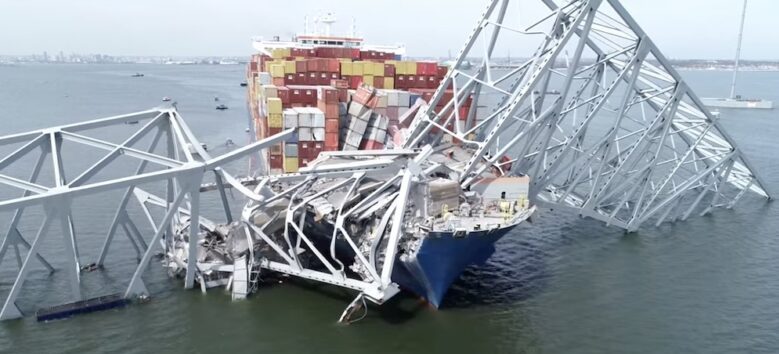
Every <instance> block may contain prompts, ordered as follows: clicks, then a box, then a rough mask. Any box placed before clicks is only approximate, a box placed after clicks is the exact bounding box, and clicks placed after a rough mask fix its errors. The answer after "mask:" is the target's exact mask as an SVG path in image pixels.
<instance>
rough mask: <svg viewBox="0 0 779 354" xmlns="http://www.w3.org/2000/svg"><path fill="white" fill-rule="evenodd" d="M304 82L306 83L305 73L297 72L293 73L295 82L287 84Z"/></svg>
mask: <svg viewBox="0 0 779 354" xmlns="http://www.w3.org/2000/svg"><path fill="white" fill-rule="evenodd" d="M305 83H306V74H305V73H297V74H295V82H294V83H289V84H288V85H304V84H305Z"/></svg>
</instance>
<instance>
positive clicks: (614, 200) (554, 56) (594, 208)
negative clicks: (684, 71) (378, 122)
mask: <svg viewBox="0 0 779 354" xmlns="http://www.w3.org/2000/svg"><path fill="white" fill-rule="evenodd" d="M542 1H543V4H544V5H545V8H547V9H548V11H547V13H546V15H545V16H543V17H541V18H539V19H538V20H536V21H527V22H525V25H521V26H519V25H515V24H514V23H516V20H517V19H518V18H519V14H518V13H512V12H511V10H513V9H515V8H516V6H514V7H510V6H509V5H510V4H513V5H517V1H510V0H493V1H491V2H490V3H489V6H488V7H487V9H486V10H485V12H484V13H483V15H482V18H481V19H480V21H479V22H478V24H477V26H476V27H475V28H474V30H473V33H471V35H470V36H469V38H468V40H467V42H466V43H465V46H464V47H463V48H462V50H461V51H460V53H459V55H458V58H457V61H456V64H455V65H454V67H453V68H452V70H450V72H449V74H448V75H447V76H446V78H445V80H444V82H443V83H442V85H441V86H440V87H439V88H438V90H437V92H436V94H435V96H434V98H433V100H432V102H430V106H429V107H436V106H439V105H440V106H444V108H443V109H441V110H439V111H438V112H437V113H436V112H435V111H434V110H433V109H432V108H429V107H428V108H426V109H425V110H421V111H420V113H419V114H418V115H417V117H416V119H415V120H414V122H413V123H412V126H411V127H410V132H409V138H408V140H407V142H406V144H405V147H406V148H410V147H414V146H419V145H420V144H423V143H428V142H435V141H440V140H441V139H453V138H454V139H457V140H460V141H462V142H463V144H464V145H465V146H469V147H473V148H474V149H476V153H475V154H474V155H473V157H472V159H471V160H470V161H469V162H468V163H467V164H466V165H465V166H464V168H463V171H462V172H463V174H462V184H463V186H464V187H465V186H468V185H469V184H471V183H472V182H473V179H474V178H475V177H476V176H478V174H479V173H480V172H481V170H483V169H484V168H486V166H487V165H484V164H479V162H480V161H484V160H487V161H489V162H491V163H492V164H495V165H498V166H503V167H505V168H509V166H511V167H510V168H511V171H512V172H513V173H518V174H526V175H529V176H530V177H531V180H532V188H531V199H532V200H534V201H535V202H536V203H537V204H538V205H542V206H549V207H553V208H557V209H561V208H562V209H568V210H571V211H573V212H576V213H578V214H580V215H583V216H588V217H592V218H594V219H597V220H601V221H604V222H606V223H608V224H611V225H616V226H618V227H621V228H624V229H627V230H629V231H635V230H637V229H638V228H639V227H640V226H641V225H642V224H644V223H645V222H647V221H649V220H653V221H655V223H656V224H657V225H659V224H661V223H662V222H663V221H667V220H676V219H678V218H681V219H686V218H687V217H689V216H690V215H691V214H693V213H698V214H701V215H703V214H707V213H709V212H710V211H711V210H712V209H713V208H716V207H726V208H731V207H733V206H734V204H736V203H737V202H738V201H739V200H740V199H741V198H742V197H743V196H744V194H745V193H746V192H747V191H751V192H754V193H756V194H758V195H760V196H762V197H765V198H769V199H770V198H771V196H770V195H769V193H768V192H767V190H766V188H765V183H764V182H763V180H762V179H761V178H760V177H759V176H758V175H757V174H756V173H755V170H754V168H753V167H752V166H751V165H750V163H749V161H748V160H747V158H746V157H745V156H744V153H743V151H742V150H740V149H739V148H738V147H737V146H736V144H735V142H734V141H733V140H732V139H731V138H730V137H729V136H728V134H727V133H726V132H725V131H724V130H723V128H722V126H721V124H720V122H719V121H718V117H715V116H713V115H712V114H711V113H710V112H709V111H708V110H707V109H705V108H704V106H703V104H702V103H701V101H700V99H699V98H698V96H697V95H695V93H694V92H692V91H691V90H690V88H689V86H688V85H687V84H686V83H685V82H684V80H682V77H681V76H680V75H679V73H678V72H677V71H676V70H675V69H674V68H673V67H671V65H670V63H669V62H668V60H667V59H666V58H665V57H664V56H663V54H662V53H661V52H660V50H659V49H658V47H657V46H656V45H655V43H654V42H652V40H651V39H650V38H649V37H648V36H647V34H646V33H645V32H644V31H643V30H642V29H641V28H640V27H639V26H638V24H637V23H636V22H635V21H634V19H633V18H632V17H631V16H630V15H629V14H628V12H627V11H626V10H625V8H624V7H622V5H621V4H620V3H619V1H617V0H575V1H555V0H542ZM528 38H537V39H538V40H540V42H541V43H540V45H539V46H538V47H537V49H536V50H535V53H534V54H533V55H532V56H531V57H530V58H528V59H527V60H526V61H524V62H522V63H521V64H519V65H511V69H510V70H505V69H504V70H500V69H496V67H501V68H505V67H506V65H505V63H500V62H498V61H497V60H496V58H495V52H496V48H503V50H505V49H506V48H512V45H514V46H516V45H518V44H517V43H523V42H522V41H527V39H528ZM477 57H478V58H481V59H479V60H480V61H481V63H480V65H478V67H476V68H475V70H470V69H469V68H467V66H466V64H465V62H466V59H467V58H477ZM471 61H473V59H471ZM447 88H449V89H452V90H453V92H454V94H453V95H452V96H451V97H452V98H451V99H448V96H447V99H448V101H444V100H445V99H444V97H445V95H444V93H445V92H444V90H446V89H447ZM469 95H473V99H474V103H473V104H472V105H471V109H470V110H469V111H468V112H467V114H466V115H465V116H461V114H462V113H463V112H461V110H460V109H459V108H460V107H462V106H463V104H464V102H465V101H466V98H467V97H468V96H469ZM494 97H499V98H500V100H494V101H491V99H492V98H494ZM479 104H482V105H487V106H494V107H495V109H494V110H493V111H492V112H486V113H485V112H479V113H480V114H479V115H478V116H477V110H478V108H477V107H479ZM480 116H481V117H484V118H483V119H481V120H477V117H480ZM457 122H460V123H459V124H457ZM463 123H464V124H463ZM504 156H509V157H510V159H509V160H506V159H505V158H504ZM479 166H481V167H479Z"/></svg>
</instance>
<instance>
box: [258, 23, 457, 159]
mask: <svg viewBox="0 0 779 354" xmlns="http://www.w3.org/2000/svg"><path fill="white" fill-rule="evenodd" d="M316 22H317V23H319V24H323V25H324V26H325V29H324V31H318V30H317V29H315V30H314V32H313V33H309V31H308V29H307V28H306V30H305V31H304V33H303V34H301V35H297V36H295V37H294V38H292V39H291V40H289V41H283V40H281V39H280V38H279V37H274V38H273V39H271V40H264V39H262V38H259V39H255V40H254V42H253V47H254V49H255V50H256V51H257V53H256V54H255V55H253V56H252V58H251V61H250V63H249V65H248V68H247V83H248V105H249V111H250V112H251V125H252V127H253V133H254V135H255V136H254V137H255V138H256V139H263V138H265V137H268V136H272V135H274V134H277V133H279V132H281V131H282V130H283V129H289V128H296V129H297V134H296V136H295V137H294V138H293V139H291V141H288V142H287V143H286V144H280V145H279V146H276V147H274V148H273V149H271V150H270V151H269V152H268V153H267V154H265V155H264V156H262V161H260V163H259V164H256V167H257V168H268V169H269V170H268V171H263V172H266V173H270V174H279V173H294V172H297V170H298V169H299V168H300V167H304V166H307V165H308V163H309V162H310V161H312V160H313V159H315V158H316V157H317V156H318V155H319V153H320V152H322V151H337V150H362V149H370V150H381V149H383V148H385V147H387V145H390V147H391V146H393V145H394V142H395V141H393V137H394V136H395V135H397V134H398V132H399V129H398V128H400V127H401V120H402V118H404V117H410V116H411V115H412V114H414V113H415V109H416V108H418V107H419V104H418V103H421V102H420V101H419V100H420V99H421V100H422V101H426V100H429V99H430V98H431V97H432V96H433V94H434V93H435V90H436V89H437V88H438V86H439V85H440V83H441V80H442V79H443V78H444V76H445V75H446V73H447V71H448V67H447V66H443V65H439V64H438V63H437V62H434V61H410V60H404V55H405V52H406V48H405V46H403V45H395V46H387V45H385V46H380V45H367V44H365V43H364V40H363V39H362V38H358V37H357V36H356V35H354V34H352V35H350V36H333V35H330V28H331V26H332V24H333V23H335V18H334V17H333V16H332V15H331V14H328V15H326V16H323V17H320V18H317V20H316ZM306 27H308V26H306ZM322 32H323V33H322ZM461 109H462V110H463V111H467V110H469V109H470V101H469V102H466V104H464V105H463V107H462V108H461ZM397 139H399V137H398V138H397Z"/></svg>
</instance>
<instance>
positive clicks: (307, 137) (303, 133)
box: [298, 127, 314, 141]
mask: <svg viewBox="0 0 779 354" xmlns="http://www.w3.org/2000/svg"><path fill="white" fill-rule="evenodd" d="M298 140H299V141H313V140H314V137H313V135H312V134H311V128H310V127H301V128H300V129H299V130H298Z"/></svg>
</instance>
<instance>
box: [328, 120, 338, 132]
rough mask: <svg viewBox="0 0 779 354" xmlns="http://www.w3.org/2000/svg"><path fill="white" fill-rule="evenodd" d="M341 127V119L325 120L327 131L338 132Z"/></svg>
mask: <svg viewBox="0 0 779 354" xmlns="http://www.w3.org/2000/svg"><path fill="white" fill-rule="evenodd" d="M340 127H341V121H340V119H326V120H325V132H327V133H338V131H339V130H340Z"/></svg>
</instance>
